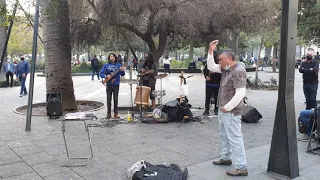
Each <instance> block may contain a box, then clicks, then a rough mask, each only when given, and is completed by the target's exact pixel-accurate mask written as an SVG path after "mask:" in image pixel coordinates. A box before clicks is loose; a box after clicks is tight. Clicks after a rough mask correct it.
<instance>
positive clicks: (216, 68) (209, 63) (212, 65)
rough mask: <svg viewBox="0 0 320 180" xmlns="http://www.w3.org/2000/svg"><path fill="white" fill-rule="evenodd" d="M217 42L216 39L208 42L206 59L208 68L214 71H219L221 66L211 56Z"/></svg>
mask: <svg viewBox="0 0 320 180" xmlns="http://www.w3.org/2000/svg"><path fill="white" fill-rule="evenodd" d="M218 43H219V41H218V40H215V41H212V42H211V43H210V45H209V51H208V59H207V68H208V70H209V71H211V72H215V73H221V66H220V65H219V64H216V62H215V61H214V57H213V51H214V50H216V48H217V45H218Z"/></svg>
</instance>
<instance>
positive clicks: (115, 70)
mask: <svg viewBox="0 0 320 180" xmlns="http://www.w3.org/2000/svg"><path fill="white" fill-rule="evenodd" d="M124 70H125V69H124V68H123V67H122V66H121V64H119V63H117V56H116V55H115V54H114V53H111V54H110V55H109V57H108V64H105V65H104V66H103V68H102V70H101V72H100V77H101V78H106V79H108V78H110V80H109V81H108V82H107V83H106V86H107V90H106V91H107V106H108V112H107V119H109V118H111V99H112V96H113V106H114V118H116V119H119V118H120V116H119V115H118V95H119V86H120V75H121V76H124V75H125V72H124Z"/></svg>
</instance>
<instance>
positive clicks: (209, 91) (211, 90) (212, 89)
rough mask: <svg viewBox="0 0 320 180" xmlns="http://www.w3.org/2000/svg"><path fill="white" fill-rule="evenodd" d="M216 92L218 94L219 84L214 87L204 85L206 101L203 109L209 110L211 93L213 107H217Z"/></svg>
mask: <svg viewBox="0 0 320 180" xmlns="http://www.w3.org/2000/svg"><path fill="white" fill-rule="evenodd" d="M218 94H219V86H216V87H214V86H213V87H212V86H208V85H207V86H206V102H205V110H210V101H211V97H212V95H213V97H214V104H215V108H218V107H217V103H218Z"/></svg>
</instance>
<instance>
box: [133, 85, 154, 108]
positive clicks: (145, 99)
mask: <svg viewBox="0 0 320 180" xmlns="http://www.w3.org/2000/svg"><path fill="white" fill-rule="evenodd" d="M150 93H151V88H150V87H147V86H137V92H136V98H135V100H134V103H135V104H139V105H148V104H149V97H150ZM141 95H142V99H141Z"/></svg>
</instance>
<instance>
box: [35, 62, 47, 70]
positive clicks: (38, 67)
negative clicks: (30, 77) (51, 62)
mask: <svg viewBox="0 0 320 180" xmlns="http://www.w3.org/2000/svg"><path fill="white" fill-rule="evenodd" d="M44 69H45V63H44V61H41V62H36V71H39V70H44Z"/></svg>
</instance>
